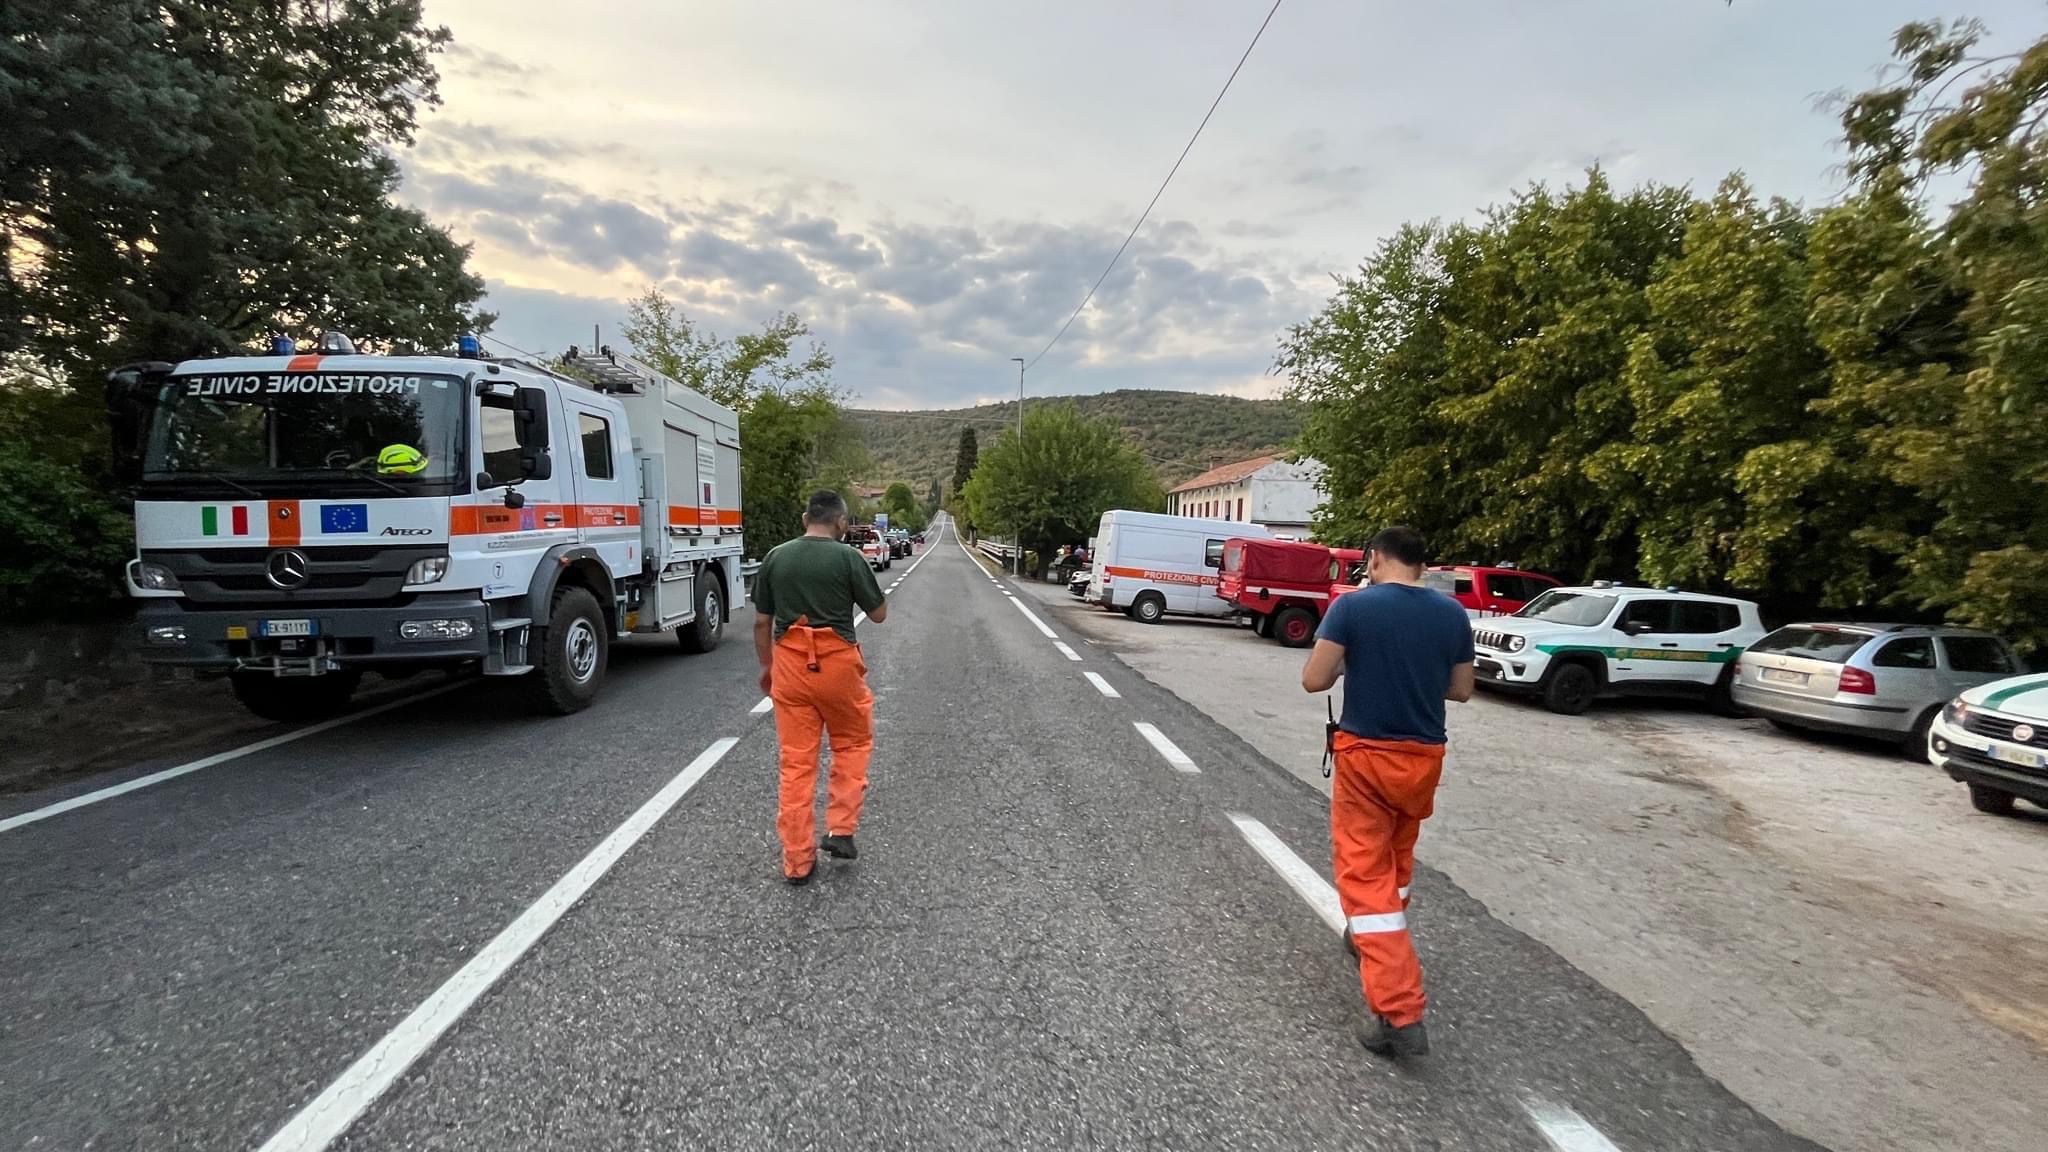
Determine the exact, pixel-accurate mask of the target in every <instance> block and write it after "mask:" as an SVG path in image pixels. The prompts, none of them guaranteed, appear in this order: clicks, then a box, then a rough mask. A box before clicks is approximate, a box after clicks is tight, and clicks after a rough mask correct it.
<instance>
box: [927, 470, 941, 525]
mask: <svg viewBox="0 0 2048 1152" xmlns="http://www.w3.org/2000/svg"><path fill="white" fill-rule="evenodd" d="M945 505H946V490H945V488H944V486H943V485H941V484H940V483H939V478H938V477H937V476H934V477H932V487H931V491H929V492H927V493H925V496H924V519H925V523H927V524H929V523H931V519H932V517H934V516H936V515H938V514H939V509H941V508H943V507H945Z"/></svg>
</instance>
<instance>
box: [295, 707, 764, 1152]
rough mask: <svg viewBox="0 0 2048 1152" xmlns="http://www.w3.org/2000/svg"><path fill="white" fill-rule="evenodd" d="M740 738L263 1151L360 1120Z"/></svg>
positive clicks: (321, 1138) (522, 918)
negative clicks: (358, 1118)
mask: <svg viewBox="0 0 2048 1152" xmlns="http://www.w3.org/2000/svg"><path fill="white" fill-rule="evenodd" d="M737 743H739V740H738V739H736V738H734V737H731V736H728V737H726V738H724V739H722V740H720V741H718V742H717V743H715V744H713V745H711V747H709V748H706V749H705V750H704V751H703V752H702V753H701V754H700V755H699V756H698V757H697V758H696V759H695V760H692V761H690V764H689V767H687V768H684V769H683V770H682V771H681V772H680V773H677V774H676V777H675V778H674V779H673V780H670V781H669V782H668V783H667V784H665V785H663V786H662V789H661V791H659V792H656V793H655V794H654V796H653V798H652V799H650V800H648V801H647V803H645V804H643V805H641V806H640V810H639V811H638V812H635V813H633V815H631V816H629V817H627V819H626V822H625V823H624V824H621V825H619V826H618V827H617V828H615V829H613V830H612V833H611V835H609V836H606V837H605V838H604V839H603V840H601V841H599V842H598V845H597V847H595V848H593V849H591V850H590V854H589V855H588V856H585V857H584V858H583V859H582V860H581V861H579V862H578V863H577V865H576V866H575V867H574V868H571V869H569V871H568V872H567V873H565V874H563V876H562V878H561V879H560V880H557V881H555V884H554V887H552V888H549V889H548V890H547V891H546V892H544V893H542V894H541V898H540V899H538V900H536V901H534V902H533V905H532V906H531V907H529V908H527V910H526V911H524V912H521V913H520V914H519V918H518V919H516V920H514V921H512V923H511V924H509V925H507V926H506V927H505V930H504V931H502V932H500V933H498V935H497V938H496V939H494V940H492V941H491V942H490V943H489V944H486V945H484V947H483V950H482V951H481V952H478V953H477V954H476V955H475V956H474V957H473V958H471V960H470V961H469V963H467V964H464V965H463V966H462V968H461V970H460V971H458V972H456V973H455V975H453V976H451V977H449V978H448V982H447V983H445V984H443V985H441V986H440V987H439V988H437V989H435V990H434V994H433V995H431V996H429V997H427V998H426V1000H425V1001H423V1002H422V1003H421V1004H420V1006H419V1007H417V1008H415V1009H413V1010H412V1015H410V1016H407V1017H406V1018H405V1019H404V1020H401V1021H399V1023H398V1026H397V1027H396V1028H393V1029H392V1030H391V1031H390V1032H389V1033H387V1034H386V1035H385V1037H384V1038H383V1039H382V1040H379V1041H377V1043H376V1044H375V1045H374V1046H373V1047H371V1049H370V1050H369V1051H368V1052H365V1053H363V1054H362V1056H360V1057H358V1058H357V1060H356V1062H355V1063H354V1064H351V1065H349V1067H348V1071H346V1072H343V1073H342V1074H341V1077H340V1079H338V1080H336V1081H335V1082H334V1083H333V1084H330V1085H328V1087H327V1090H326V1091H325V1092H322V1093H321V1094H320V1095H319V1096H317V1097H315V1098H314V1100H313V1102H312V1103H310V1104H308V1105H306V1106H305V1107H304V1108H302V1109H300V1110H299V1113H298V1115H296V1116H293V1117H292V1118H291V1120H290V1121H288V1122H287V1123H286V1124H285V1126H284V1127H283V1128H280V1129H278V1132H277V1134H276V1135H275V1136H272V1137H271V1138H270V1139H269V1140H266V1141H264V1144H263V1148H262V1149H261V1152H318V1150H320V1149H324V1148H326V1147H327V1146H328V1145H330V1144H332V1143H333V1142H334V1141H335V1140H336V1139H337V1138H339V1137H340V1136H341V1135H342V1133H344V1132H346V1131H348V1128H349V1125H351V1124H353V1123H355V1121H356V1118H357V1117H359V1116H361V1115H362V1114H363V1112H364V1110H366V1109H367V1108H369V1106H370V1105H371V1104H373V1103H375V1102H376V1100H377V1098H378V1097H379V1096H382V1095H383V1094H384V1093H385V1091H386V1090H388V1089H389V1088H390V1087H391V1086H392V1085H393V1084H395V1083H397V1081H398V1078H399V1077H400V1076H403V1075H404V1074H405V1071H406V1069H408V1068H410V1067H412V1065H413V1062H414V1061H416V1060H418V1059H419V1058H420V1057H421V1056H422V1055H424V1054H425V1053H426V1051H427V1049H429V1048H431V1047H433V1045H434V1042H435V1041H436V1040H439V1039H440V1038H441V1034H442V1033H444V1032H446V1031H447V1030H448V1028H449V1027H450V1026H451V1025H453V1024H454V1023H455V1022H456V1021H457V1020H459V1019H461V1018H462V1014H463V1013H465V1012H467V1011H468V1010H469V1007H470V1005H472V1004H474V1003H476V1001H477V998H478V997H480V996H482V995H483V994H484V993H485V992H486V991H488V990H489V989H490V987H491V985H493V984H495V983H497V982H498V979H499V977H501V976H503V975H504V974H505V973H506V972H507V971H508V970H510V969H511V967H512V966H513V965H514V964H517V963H518V962H519V958H520V957H522V956H524V955H526V952H527V950H528V949H530V948H532V947H533V946H534V944H535V943H537V942H538V941H539V940H540V938H541V937H542V936H544V935H546V934H547V931H548V929H550V928H552V927H554V925H555V922H556V921H558V920H560V919H561V918H562V915H563V914H564V913H566V912H567V911H569V909H570V908H571V907H573V906H574V905H575V903H576V901H578V900H580V899H582V898H583V896H584V895H585V894H586V893H588V892H589V891H590V889H591V886H592V885H595V884H596V883H597V882H598V881H599V880H600V879H602V878H603V877H604V874H605V873H606V872H609V871H611V868H612V865H614V864H617V863H618V862H619V857H621V856H624V855H625V854H626V851H627V850H628V849H630V848H632V847H633V845H634V844H636V843H638V842H639V840H640V838H641V837H642V836H645V835H646V834H647V830H648V829H650V828H652V827H654V825H655V823H656V822H657V821H659V820H660V819H661V818H662V817H663V816H666V815H668V812H669V810H670V809H671V808H674V807H675V806H676V803H677V802H678V801H680V800H681V799H682V798H683V796H684V794H685V793H687V792H689V790H690V789H691V788H693V787H695V786H696V784H697V782H698V781H699V780H702V779H703V778H704V775H705V773H707V772H710V771H711V769H712V767H713V766H714V765H716V764H717V763H718V762H719V760H721V759H723V758H724V756H725V754H726V753H727V752H730V751H732V747H733V745H735V744H737Z"/></svg>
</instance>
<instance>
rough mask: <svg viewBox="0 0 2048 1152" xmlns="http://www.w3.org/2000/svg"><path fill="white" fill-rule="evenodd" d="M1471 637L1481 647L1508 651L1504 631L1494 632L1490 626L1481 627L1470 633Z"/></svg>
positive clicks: (1506, 637) (1506, 636) (1506, 635)
mask: <svg viewBox="0 0 2048 1152" xmlns="http://www.w3.org/2000/svg"><path fill="white" fill-rule="evenodd" d="M1472 639H1473V641H1474V642H1475V643H1477V644H1478V645H1479V646H1480V647H1481V648H1491V649H1493V650H1494V651H1495V652H1506V651H1508V634H1507V633H1505V632H1495V631H1494V630H1492V629H1491V628H1481V629H1478V630H1477V631H1475V632H1473V633H1472Z"/></svg>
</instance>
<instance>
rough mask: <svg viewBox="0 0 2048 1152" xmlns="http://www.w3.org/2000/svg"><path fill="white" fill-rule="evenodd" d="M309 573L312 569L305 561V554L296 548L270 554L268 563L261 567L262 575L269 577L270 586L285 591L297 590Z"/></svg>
mask: <svg viewBox="0 0 2048 1152" xmlns="http://www.w3.org/2000/svg"><path fill="white" fill-rule="evenodd" d="M311 571H312V568H311V565H310V564H309V563H308V562H307V560H306V554H305V553H304V552H301V551H299V550H298V549H296V548H286V549H284V550H283V551H281V552H272V553H271V554H270V560H269V562H268V563H266V564H265V565H264V566H263V574H264V575H265V576H267V577H269V579H270V582H271V583H272V584H275V585H276V586H278V587H279V588H287V589H289V588H297V587H298V586H299V585H301V584H304V583H305V582H306V576H307V575H308V574H309V573H310V572H311Z"/></svg>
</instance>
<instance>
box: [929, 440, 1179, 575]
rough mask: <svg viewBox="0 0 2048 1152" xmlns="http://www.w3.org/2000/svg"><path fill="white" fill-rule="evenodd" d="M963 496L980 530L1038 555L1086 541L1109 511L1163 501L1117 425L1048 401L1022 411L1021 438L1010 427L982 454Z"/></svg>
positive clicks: (1144, 508)
mask: <svg viewBox="0 0 2048 1152" xmlns="http://www.w3.org/2000/svg"><path fill="white" fill-rule="evenodd" d="M961 495H962V497H963V499H964V502H965V504H966V506H967V510H968V513H969V516H968V518H969V520H970V521H971V522H972V523H973V524H974V525H975V526H977V527H978V528H982V529H986V530H988V531H992V532H999V533H1002V534H1004V535H1007V536H1014V537H1016V538H1017V540H1018V541H1019V543H1021V544H1022V545H1023V546H1024V547H1025V548H1029V549H1031V550H1033V551H1035V552H1037V553H1039V554H1040V555H1049V554H1051V552H1052V551H1053V549H1055V548H1057V547H1059V546H1060V545H1062V544H1071V543H1074V542H1076V541H1079V540H1084V539H1086V538H1087V537H1088V535H1089V533H1091V532H1093V531H1094V530H1095V526H1096V524H1097V523H1098V522H1100V521H1101V519H1102V514H1103V513H1104V512H1107V511H1109V510H1110V509H1112V508H1131V509H1136V510H1138V511H1158V510H1160V509H1161V508H1163V507H1164V506H1165V503H1166V497H1165V494H1164V492H1162V491H1161V489H1160V487H1159V481H1158V478H1157V477H1156V476H1155V475H1154V474H1153V472H1152V466H1151V465H1150V464H1148V463H1146V461H1145V458H1144V457H1143V456H1142V455H1140V454H1139V453H1138V451H1137V449H1135V448H1133V447H1132V446H1131V444H1130V442H1129V441H1128V440H1127V439H1125V438H1124V435H1123V433H1122V431H1121V430H1119V429H1118V428H1117V427H1116V425H1114V424H1112V423H1111V422H1109V421H1108V420H1102V419H1091V418H1089V417H1087V416H1084V415H1082V413H1081V411H1080V409H1079V407H1078V406H1076V405H1074V404H1071V403H1046V402H1040V403H1038V404H1034V405H1032V406H1031V408H1030V409H1029V410H1028V411H1027V412H1026V413H1025V415H1024V435H1023V439H1022V440H1021V441H1020V440H1019V439H1018V436H1017V432H1016V431H1015V430H1014V429H1012V430H1010V431H1007V432H1005V433H1003V435H1002V437H1001V439H999V440H997V441H996V443H995V445H994V446H993V447H991V448H990V449H989V450H988V451H986V452H984V453H982V454H981V462H980V464H979V465H978V466H977V467H976V468H975V470H974V476H973V478H972V479H970V480H969V481H968V482H967V487H966V489H965V491H964V492H963V493H962V494H961Z"/></svg>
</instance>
